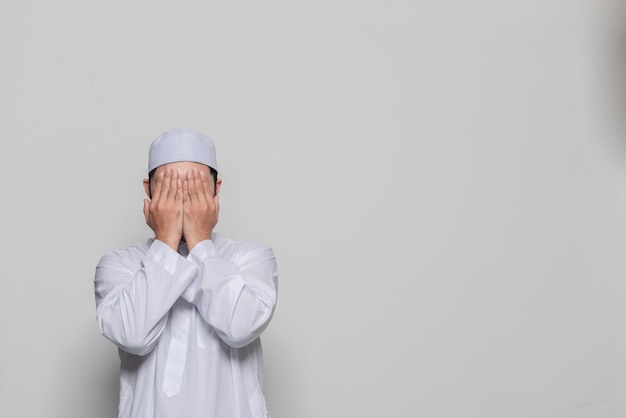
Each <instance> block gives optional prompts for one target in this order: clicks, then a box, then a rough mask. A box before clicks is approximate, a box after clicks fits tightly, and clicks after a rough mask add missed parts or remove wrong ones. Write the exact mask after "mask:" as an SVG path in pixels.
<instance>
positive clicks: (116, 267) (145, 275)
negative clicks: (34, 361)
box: [96, 241, 198, 355]
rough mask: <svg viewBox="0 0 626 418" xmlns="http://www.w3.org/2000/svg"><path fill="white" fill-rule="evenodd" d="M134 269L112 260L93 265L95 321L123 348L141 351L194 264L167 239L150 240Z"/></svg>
mask: <svg viewBox="0 0 626 418" xmlns="http://www.w3.org/2000/svg"><path fill="white" fill-rule="evenodd" d="M152 245H153V247H154V248H150V250H149V251H148V253H147V254H146V256H145V257H144V259H143V260H142V261H141V268H140V269H139V270H138V271H136V272H133V271H131V270H129V269H127V268H125V267H124V266H123V265H122V264H120V263H119V262H116V260H115V259H112V258H108V259H103V260H102V261H101V262H100V264H99V265H98V268H97V269H96V296H97V299H96V302H97V320H98V324H99V327H100V331H101V332H102V334H103V335H104V336H105V337H106V338H108V339H109V340H111V341H113V342H114V343H115V344H117V345H118V346H119V347H120V348H122V349H123V350H125V351H127V352H130V353H132V354H137V355H144V354H147V353H148V352H150V351H151V350H152V348H153V347H154V345H155V344H156V342H157V341H158V338H159V337H160V335H161V332H162V331H163V328H164V326H165V324H166V322H167V313H168V311H169V310H170V309H171V307H172V305H173V304H174V302H175V301H176V300H177V299H178V298H179V297H180V294H181V293H182V292H183V291H184V290H185V288H186V287H187V286H188V285H189V283H191V281H192V280H193V277H194V276H195V275H196V274H197V272H198V269H197V267H196V266H194V265H193V264H192V263H189V262H187V261H186V260H185V259H184V258H182V257H181V256H179V255H178V254H176V253H174V252H173V251H171V250H169V249H166V248H164V247H165V245H166V244H163V243H159V241H155V242H154V243H153V244H152Z"/></svg>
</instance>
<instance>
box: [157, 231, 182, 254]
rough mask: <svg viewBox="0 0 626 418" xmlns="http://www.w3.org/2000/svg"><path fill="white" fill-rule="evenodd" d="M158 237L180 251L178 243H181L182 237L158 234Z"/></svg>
mask: <svg viewBox="0 0 626 418" xmlns="http://www.w3.org/2000/svg"><path fill="white" fill-rule="evenodd" d="M156 239H157V240H159V241H161V242H162V243H164V244H165V245H167V246H168V247H170V248H171V249H172V250H174V251H176V252H178V244H179V243H180V238H172V237H160V236H158V235H157V236H156Z"/></svg>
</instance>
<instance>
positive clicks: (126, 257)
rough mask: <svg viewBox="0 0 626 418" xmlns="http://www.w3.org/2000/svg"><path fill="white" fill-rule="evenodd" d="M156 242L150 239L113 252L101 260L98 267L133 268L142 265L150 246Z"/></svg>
mask: <svg viewBox="0 0 626 418" xmlns="http://www.w3.org/2000/svg"><path fill="white" fill-rule="evenodd" d="M153 241H154V239H153V238H150V239H148V240H146V241H144V242H141V243H137V244H134V245H131V246H128V247H125V248H120V249H115V250H111V251H109V252H108V253H106V254H105V255H103V256H102V258H100V261H99V262H98V266H104V265H112V264H114V265H124V266H127V267H129V268H132V267H134V266H136V265H139V264H141V260H142V259H143V257H144V256H145V254H146V253H147V252H148V250H149V249H150V245H151V244H152V242H153Z"/></svg>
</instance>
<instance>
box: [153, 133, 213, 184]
mask: <svg viewBox="0 0 626 418" xmlns="http://www.w3.org/2000/svg"><path fill="white" fill-rule="evenodd" d="M179 161H192V162H195V163H200V164H204V165H208V166H209V167H211V168H213V169H215V170H216V171H217V158H216V156H215V145H213V141H211V139H210V138H209V137H208V136H206V135H204V134H202V133H200V132H197V131H194V130H192V129H187V128H177V129H172V130H170V131H167V132H164V133H162V134H161V135H159V136H158V137H157V138H156V139H155V140H154V141H152V144H150V152H149V155H148V173H149V172H151V171H152V170H154V169H155V168H157V167H160V166H162V165H164V164H169V163H175V162H179Z"/></svg>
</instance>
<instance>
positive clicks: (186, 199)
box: [183, 180, 191, 206]
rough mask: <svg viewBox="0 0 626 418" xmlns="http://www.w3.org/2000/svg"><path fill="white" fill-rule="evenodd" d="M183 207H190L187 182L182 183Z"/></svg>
mask: <svg viewBox="0 0 626 418" xmlns="http://www.w3.org/2000/svg"><path fill="white" fill-rule="evenodd" d="M183 206H191V197H190V196H189V180H185V181H183Z"/></svg>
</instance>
